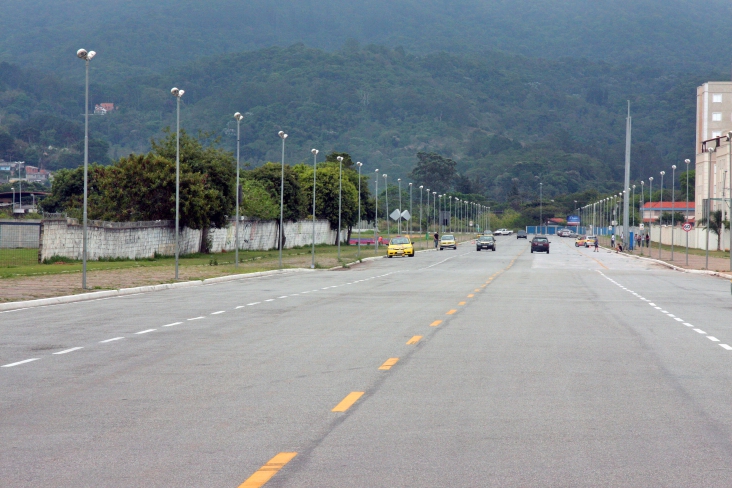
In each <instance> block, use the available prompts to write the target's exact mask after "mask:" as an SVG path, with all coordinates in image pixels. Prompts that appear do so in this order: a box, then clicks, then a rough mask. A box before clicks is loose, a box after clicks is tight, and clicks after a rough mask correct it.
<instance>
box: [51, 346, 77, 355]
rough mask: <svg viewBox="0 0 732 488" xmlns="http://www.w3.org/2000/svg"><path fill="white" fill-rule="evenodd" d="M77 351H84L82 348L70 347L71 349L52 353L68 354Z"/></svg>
mask: <svg viewBox="0 0 732 488" xmlns="http://www.w3.org/2000/svg"><path fill="white" fill-rule="evenodd" d="M79 349H84V348H83V347H72V348H71V349H66V350H65V351H59V352H54V354H67V353H69V352H74V351H78V350H79Z"/></svg>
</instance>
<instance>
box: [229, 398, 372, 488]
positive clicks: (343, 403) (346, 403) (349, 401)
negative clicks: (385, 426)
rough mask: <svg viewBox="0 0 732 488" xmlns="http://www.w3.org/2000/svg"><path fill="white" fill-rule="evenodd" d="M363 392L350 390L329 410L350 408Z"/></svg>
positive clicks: (343, 410) (338, 410)
mask: <svg viewBox="0 0 732 488" xmlns="http://www.w3.org/2000/svg"><path fill="white" fill-rule="evenodd" d="M363 393H364V392H362V391H352V392H351V393H349V394H348V395H346V398H344V399H343V400H341V403H339V404H338V405H336V406H335V408H333V410H331V411H332V412H345V411H346V410H348V409H349V408H351V405H353V404H354V403H356V402H357V401H358V399H359V398H361V396H362V395H363ZM240 488H241V487H240Z"/></svg>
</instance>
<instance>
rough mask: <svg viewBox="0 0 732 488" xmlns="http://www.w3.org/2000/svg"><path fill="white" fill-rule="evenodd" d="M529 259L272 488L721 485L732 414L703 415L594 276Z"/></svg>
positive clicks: (404, 365) (696, 399)
mask: <svg viewBox="0 0 732 488" xmlns="http://www.w3.org/2000/svg"><path fill="white" fill-rule="evenodd" d="M526 258H527V256H526V255H524V256H522V258H520V259H519V261H518V262H517V265H516V266H515V267H514V268H513V269H512V270H511V271H510V272H508V273H504V274H503V275H502V276H501V278H500V279H499V280H497V281H495V282H494V283H493V284H492V285H491V288H490V289H489V293H487V294H486V295H484V296H483V297H481V299H480V300H478V301H476V302H474V303H473V306H472V307H470V308H468V309H466V310H465V311H464V313H463V314H461V315H459V316H457V317H456V318H455V319H454V320H453V322H452V323H450V324H449V326H446V327H443V328H442V329H440V330H439V331H438V332H437V333H436V334H435V336H434V337H433V338H432V339H431V340H430V341H429V342H428V343H425V345H424V346H423V347H422V350H421V351H420V354H415V355H413V356H412V357H411V358H410V359H409V360H408V361H405V362H403V363H402V364H401V367H400V368H398V369H396V370H394V371H393V372H392V373H391V374H390V376H389V381H386V382H385V383H384V384H383V385H382V387H381V388H380V389H379V391H378V394H374V395H372V396H371V397H370V398H369V400H368V401H367V402H364V403H363V404H361V405H360V406H359V408H358V409H357V410H356V411H354V412H353V413H352V415H351V416H350V417H349V418H348V419H347V421H346V422H344V423H343V424H342V425H341V426H340V427H339V428H338V429H336V430H334V431H333V432H332V433H331V435H329V436H328V438H327V439H325V440H323V441H322V442H319V443H318V444H317V445H315V446H303V447H302V449H303V452H302V453H301V454H300V455H298V458H296V459H295V460H294V461H293V462H292V463H291V465H290V466H288V470H287V471H286V472H283V473H280V475H279V476H278V477H277V478H275V479H273V480H272V482H270V484H271V486H344V485H346V484H349V485H355V486H506V485H512V486H516V485H519V486H520V485H531V486H542V485H551V486H554V485H557V484H561V485H582V486H585V485H592V486H597V485H611V486H656V485H660V486H670V485H674V486H727V485H728V476H727V475H726V468H725V466H726V465H727V464H728V463H729V461H730V452H731V450H730V442H729V436H728V434H727V432H728V427H727V425H728V422H729V413H728V412H727V413H726V414H725V416H724V417H722V418H715V417H712V416H709V415H705V413H704V412H702V411H700V409H699V408H698V406H699V405H700V404H704V403H705V402H706V401H707V399H706V397H705V396H704V395H701V396H696V397H694V396H690V395H689V394H688V393H687V392H686V391H685V390H684V389H683V388H680V387H679V385H678V383H677V381H676V380H677V378H676V377H675V375H674V374H672V373H669V372H668V371H667V370H666V369H665V368H664V367H663V365H662V364H661V363H662V362H661V361H659V359H658V351H657V350H656V349H655V346H654V345H649V344H647V343H645V342H644V341H643V340H642V338H640V337H639V334H638V328H639V325H638V324H637V323H636V322H634V321H632V320H628V318H627V317H625V316H623V315H621V316H620V318H618V317H616V316H614V315H613V313H612V311H613V310H615V309H616V307H617V302H618V301H623V302H626V301H627V299H624V298H618V299H613V300H611V301H609V302H608V301H606V299H603V296H604V295H608V294H614V293H616V292H615V290H613V289H612V287H610V286H609V285H608V284H607V283H604V281H603V280H602V278H600V277H599V276H598V273H597V272H591V271H562V270H551V271H537V270H533V269H532V270H530V271H529V270H528V269H527V268H528V265H527V263H526V261H527V259H526ZM580 276H587V278H588V279H592V277H595V280H596V282H595V283H594V285H595V286H594V287H590V288H586V289H576V288H575V287H574V286H573V283H576V282H577V281H578V280H579V279H580ZM549 285H550V286H549ZM519 291H520V292H519ZM567 297H573V300H572V303H571V304H572V305H573V306H574V307H576V308H574V307H573V309H572V312H573V314H576V316H577V317H581V318H585V319H586V320H571V319H570V320H568V317H567V302H566V301H565V299H566V298H567ZM628 304H629V305H630V302H628ZM635 307H636V308H638V305H636V306H635ZM632 311H633V312H634V313H639V314H642V313H643V312H642V309H640V310H635V309H634V310H632ZM517 314H518V315H519V316H518V317H517ZM486 317H490V320H485V318H486ZM588 318H592V320H587V319H588ZM649 320H655V319H649ZM643 327H645V326H644V325H642V324H641V325H640V328H643ZM659 327H660V330H661V332H662V333H663V332H664V331H667V330H668V328H665V327H664V326H662V325H660V326H659ZM687 347H688V346H687ZM691 347H692V348H693V346H691ZM700 352H701V353H703V354H704V353H706V354H708V350H700ZM682 357H683V356H682ZM677 360H678V361H679V362H684V361H685V358H684V359H677ZM718 366H719V369H720V371H722V373H723V374H724V371H725V369H724V368H723V365H722V364H718ZM725 376H726V375H725ZM728 381H729V379H728V378H726V379H725V380H724V382H718V383H717V384H716V385H715V387H716V388H720V389H722V390H726V391H730V389H729V388H728V386H729V384H728ZM729 400H730V398H729V395H727V398H726V401H717V402H715V403H718V404H720V405H721V404H727V405H728V404H729ZM304 454H307V455H304ZM354 460H357V461H356V462H354Z"/></svg>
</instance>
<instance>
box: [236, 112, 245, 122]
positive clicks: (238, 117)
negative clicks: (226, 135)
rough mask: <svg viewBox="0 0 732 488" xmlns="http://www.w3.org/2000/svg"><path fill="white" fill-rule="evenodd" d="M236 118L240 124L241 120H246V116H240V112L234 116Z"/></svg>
mask: <svg viewBox="0 0 732 488" xmlns="http://www.w3.org/2000/svg"><path fill="white" fill-rule="evenodd" d="M234 118H235V119H236V121H237V122H239V121H241V119H243V118H244V116H243V115H242V114H240V113H239V112H237V113H235V114H234Z"/></svg>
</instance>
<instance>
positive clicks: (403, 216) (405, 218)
mask: <svg viewBox="0 0 732 488" xmlns="http://www.w3.org/2000/svg"><path fill="white" fill-rule="evenodd" d="M402 218H403V219H404V220H409V219H411V218H412V214H410V213H409V210H405V211H404V212H402Z"/></svg>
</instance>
